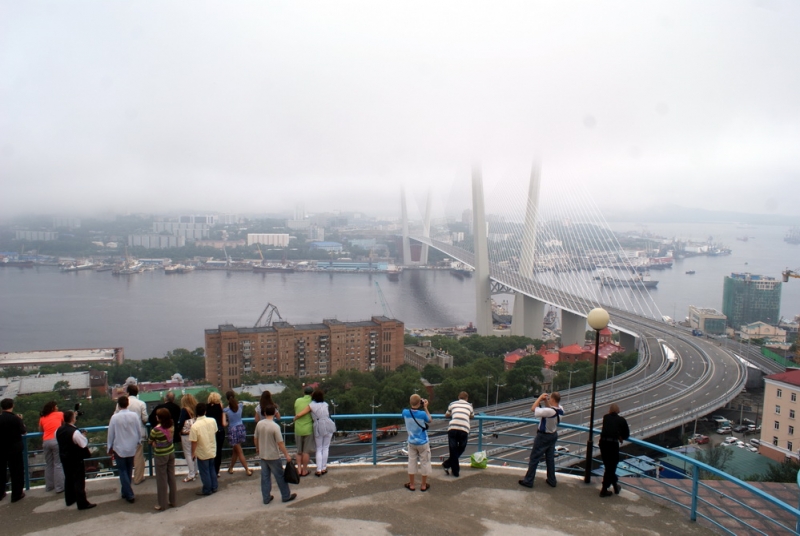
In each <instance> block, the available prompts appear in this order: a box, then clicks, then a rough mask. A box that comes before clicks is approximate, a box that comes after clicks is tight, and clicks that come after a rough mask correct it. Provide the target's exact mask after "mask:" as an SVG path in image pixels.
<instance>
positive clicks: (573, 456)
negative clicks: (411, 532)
mask: <svg viewBox="0 0 800 536" xmlns="http://www.w3.org/2000/svg"><path fill="white" fill-rule="evenodd" d="M433 417H434V419H436V420H440V419H444V416H443V415H434V416H433ZM333 418H334V419H335V420H336V421H337V422H338V423H340V425H339V426H337V428H339V429H340V431H339V432H337V436H336V438H335V439H334V441H333V442H332V443H331V453H330V456H329V461H330V462H331V463H340V464H347V463H359V462H361V463H363V462H366V463H371V464H373V465H377V464H378V463H388V462H391V460H393V459H396V460H397V461H398V462H402V463H405V461H403V460H402V458H403V456H404V455H403V454H402V446H403V445H404V444H405V441H397V439H395V440H392V439H391V438H392V437H393V436H394V434H396V430H392V431H386V432H385V433H383V434H382V433H381V431H380V428H381V427H380V426H379V423H381V424H383V423H391V424H394V425H398V424H402V423H403V421H402V418H401V416H400V415H397V414H374V415H336V416H334V417H333ZM475 420H476V421H477V426H475V427H473V432H472V434H471V435H472V438H471V441H470V443H471V444H472V445H474V446H475V450H477V451H486V452H487V455H488V457H489V460H490V463H492V462H493V463H495V464H502V465H517V466H520V467H525V466H527V461H526V460H525V456H522V454H526V453H527V452H528V451H529V450H530V447H531V444H532V439H533V438H532V436H531V435H529V434H526V433H520V432H515V431H514V430H513V428H521V427H522V428H524V427H530V426H533V425H536V424H538V419H532V418H523V417H505V416H495V415H483V414H479V415H476V416H475ZM291 421H292V417H283V418H282V419H281V424H282V425H283V426H282V427H283V430H284V441H286V443H287V445H289V446H291V444H292V443H293V439H294V433H293V432H292V430H291ZM348 421H361V422H365V421H368V422H369V423H370V426H369V428H366V429H356V430H348V431H344V430H341V423H344V422H348ZM244 422H245V423H246V425H247V426H248V429H250V430H252V428H251V425H252V423H253V419H252V418H250V419H244ZM485 423H491V424H490V425H489V426H487V425H486V424H485ZM287 428H289V430H287ZM560 428H563V429H569V430H575V431H577V432H588V428H586V427H584V426H578V425H572V424H566V423H561V425H560ZM86 430H87V432H88V434H89V438H90V448H93V449H94V450H93V452H97V453H98V454H103V455H97V456H94V457H92V458H89V459H88V460H87V462H89V463H92V462H94V463H93V465H92V467H93V470H92V471H89V473H88V475H87V476H96V475H97V474H100V473H104V472H114V471H115V468H114V467H113V465H112V463H111V461H110V458H109V457H108V456H105V455H104V454H105V443H104V442H103V441H101V438H102V436H103V435H104V434H105V432H106V430H107V427H105V426H98V427H91V428H86ZM428 434H429V437H430V442H431V447H432V448H441V447H446V446H447V437H446V429H445V428H441V429H434V428H431V429H430V430H429V431H428ZM39 436H41V434H39V433H31V434H28V435H27V436H26V441H25V445H24V452H25V487H26V489H30V486H31V484H32V483H37V484H40V485H41V484H42V483H43V480H44V477H43V475H40V473H43V468H44V464H43V463H36V464H31V463H29V462H30V459H31V456H32V455H35V454H36V453H38V452H41V451H30V450H29V448H28V441H29V440H30V439H33V438H36V437H39ZM248 437H252V433H248ZM492 440H498V442H492ZM629 441H630V443H632V444H635V445H637V446H639V447H642V448H644V449H647V450H648V451H650V452H653V453H658V454H663V455H669V456H672V457H673V458H676V459H678V460H680V461H681V462H683V463H684V464H685V466H686V467H687V470H686V479H687V480H688V479H691V486H690V487H686V486H681V485H680V482H681V481H680V480H676V479H669V478H660V477H659V475H658V473H659V471H658V470H656V471H655V473H656V474H655V476H648V475H647V474H646V473H645V472H642V473H641V474H640V475H637V476H639V478H640V479H641V484H638V485H637V483H636V482H637V479H635V478H629V479H627V480H626V485H628V486H629V487H631V488H634V489H637V490H639V491H641V492H643V493H647V494H650V495H652V496H654V497H656V498H658V499H660V500H664V501H667V502H668V503H670V504H672V505H673V506H675V507H678V508H680V509H684V510H686V511H687V514H688V516H689V518H690V519H691V520H692V521H697V519H698V518H700V519H701V520H704V521H705V522H707V523H709V524H711V525H713V526H714V527H715V528H716V529H718V530H721V531H723V532H726V533H728V534H739V533H742V532H748V533H752V534H764V535H773V534H778V533H786V534H800V505H799V506H798V508H795V507H793V506H790V505H789V504H786V503H785V502H783V501H781V500H779V499H778V498H776V497H774V496H772V495H770V494H769V493H766V492H765V491H763V490H761V489H759V488H757V487H755V486H752V485H751V484H748V483H747V482H745V481H742V480H740V479H738V478H736V477H734V476H732V475H729V474H727V473H725V472H724V471H721V470H719V469H716V468H714V467H711V466H709V465H706V464H704V463H701V462H698V461H697V460H695V459H694V458H691V457H689V456H685V455H683V454H681V453H678V452H675V451H672V450H669V449H666V448H663V447H660V446H658V445H654V444H652V443H648V442H646V441H642V440H639V439H633V438H631V439H630V440H629ZM560 444H562V446H563V445H566V446H568V447H570V448H571V449H574V452H570V451H567V452H564V453H563V454H562V455H561V456H559V458H557V459H558V460H560V461H559V464H558V465H559V467H558V470H559V471H561V472H575V473H577V472H578V471H577V470H574V469H571V465H573V464H577V462H578V461H579V458H580V459H582V458H584V455H583V454H581V453H579V451H580V450H582V449H584V448H585V447H584V445H582V444H581V442H580V441H560ZM178 445H179V444H178ZM594 449H595V452H596V451H597V447H596V446H595V447H594ZM244 450H245V451H246V452H250V451H253V450H254V447H245V449H244ZM224 451H225V452H229V449H224ZM145 452H146V458H147V460H148V472H149V474H150V475H152V474H153V461H152V458H153V453H152V449H150V448H149V447H148V448H147V449H146V451H145ZM176 453H178V454H179V456H180V453H179V452H178V449H177V448H176ZM621 455H623V456H625V454H624V453H621ZM223 457H224V456H223ZM593 462H594V463H595V466H596V467H599V466H600V462H599V461H598V460H595V459H594V458H593ZM580 472H581V473H582V470H581V471H580ZM701 476H705V477H706V478H711V479H713V480H711V481H704V480H701ZM648 479H649V480H657V481H658V483H659V486H658V487H659V488H661V489H663V488H666V489H668V490H669V491H670V492H671V493H670V494H669V495H667V494H664V493H659V492H657V491H653V489H650V488H648V486H647V485H646V480H648ZM713 482H724V483H727V485H729V486H732V487H733V489H734V490H735V492H736V493H735V494H734V493H732V492H731V493H726V492H725V491H724V489H723V488H721V487H720V486H715V485H713ZM797 484H798V487H799V488H800V474H798V477H797ZM742 494H744V495H746V496H747V498H746V499H742V498H740V497H741V496H742ZM734 495H736V496H734ZM754 501H755V502H757V503H758V504H760V506H752V505H751V503H753V502H754ZM745 512H746V513H748V514H749V518H753V519H756V520H757V523H753V522H751V521H748V520H747V519H746V517H747V516H743V515H741V514H743V513H745ZM756 525H759V526H761V527H767V528H758V527H757V526H756Z"/></svg>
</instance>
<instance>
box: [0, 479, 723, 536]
mask: <svg viewBox="0 0 800 536" xmlns="http://www.w3.org/2000/svg"><path fill="white" fill-rule="evenodd" d="M522 474H523V473H522V471H521V470H520V469H516V468H503V467H490V468H488V469H485V470H476V469H469V468H465V469H464V470H463V471H462V474H461V477H460V478H453V477H449V476H445V474H444V473H443V471H441V470H440V469H438V468H437V469H435V470H434V474H433V476H432V477H431V478H430V479H429V482H430V484H431V490H430V491H429V492H425V493H423V492H420V491H419V490H417V491H415V492H413V493H412V492H409V491H408V490H406V489H405V488H404V487H403V483H404V482H406V481H407V478H408V477H407V475H406V474H405V464H403V465H397V466H378V467H373V466H360V467H354V466H343V467H337V466H331V467H329V471H328V474H327V475H325V476H323V477H321V478H317V477H314V476H310V477H307V478H303V479H302V483H301V484H300V485H297V486H292V491H293V492H296V493H297V499H296V500H295V501H293V502H291V503H287V504H282V503H281V502H280V500H279V498H280V494H279V492H278V490H277V487H276V486H275V485H274V482H273V492H272V493H273V495H275V498H276V499H278V500H276V501H274V502H273V503H271V504H270V505H267V506H264V505H263V504H262V502H261V491H260V484H259V483H260V478H261V476H260V471H256V472H255V474H254V475H253V476H252V477H247V476H246V475H245V474H244V473H243V472H241V471H238V472H236V473H235V474H234V475H228V474H227V473H225V472H224V471H223V473H222V476H221V477H220V487H219V492H217V493H216V494H214V495H213V496H211V497H198V496H196V495H195V492H196V491H197V490H198V489H199V488H200V484H199V479H198V480H197V481H196V482H192V483H188V484H187V483H183V482H181V481H180V479H179V481H178V490H179V491H178V506H177V507H176V508H172V509H170V510H168V511H166V512H156V511H155V510H154V509H153V507H154V506H155V504H156V497H155V495H156V487H155V486H156V484H155V478H152V477H151V478H148V479H147V480H146V481H145V482H144V483H142V484H141V485H139V486H134V492H135V493H136V503H135V504H128V503H127V502H125V501H123V500H122V499H121V498H120V495H119V481H118V480H117V479H112V478H105V479H93V480H90V481H89V482H88V485H87V489H88V496H89V500H90V501H92V502H94V503H97V504H98V506H97V508H94V509H92V510H87V511H78V510H77V509H75V507H72V508H69V509H67V508H66V506H65V505H64V498H63V495H54V494H53V493H52V492H51V493H45V492H44V490H43V489H35V490H30V491H29V492H27V497H26V498H25V499H23V500H22V501H20V502H18V503H15V504H13V505H12V504H10V503H9V501H8V499H6V500H4V501H3V502H2V503H0V519H2V532H3V533H4V534H9V535H13V536H16V535H22V534H41V535H52V536H64V534H86V535H98V536H100V535H102V536H108V535H109V534H113V535H115V536H118V535H127V534H131V535H132V534H139V535H154V536H160V535H163V536H175V535H177V534H186V535H206V534H239V535H247V536H249V535H254V534H255V535H257V534H278V535H280V536H293V535H298V536H300V535H302V536H309V535H314V536H322V535H339V534H341V535H345V534H347V535H350V534H365V535H369V536H373V535H388V534H409V535H411V534H419V535H427V534H434V535H436V536H447V535H454V536H456V535H458V536H473V535H474V536H479V535H481V536H482V535H498V536H499V535H503V536H516V535H519V536H523V535H525V536H530V535H538V534H542V535H544V534H547V536H557V535H562V534H574V535H591V536H603V535H608V536H611V535H617V534H648V535H670V534H681V535H682V536H692V535H700V534H713V532H712V531H710V530H709V529H708V528H705V527H703V526H700V525H698V524H696V523H692V522H690V521H689V519H688V516H687V515H685V514H683V513H682V512H678V511H676V510H674V509H672V508H667V507H665V506H662V505H659V504H657V503H655V502H653V501H651V500H650V499H648V498H646V497H642V496H639V495H637V494H634V493H631V492H630V491H627V490H625V489H624V488H623V491H622V493H621V494H620V495H619V496H614V497H609V498H604V499H601V498H600V497H599V496H598V492H599V488H598V486H599V482H595V483H593V484H592V485H591V486H587V485H585V484H584V483H583V480H582V479H580V478H576V477H570V476H567V475H559V476H558V479H559V485H558V487H557V488H555V489H554V488H550V487H549V486H547V485H546V484H545V481H544V475H543V474H539V475H538V476H537V478H536V487H535V488H534V489H532V490H531V489H527V488H523V487H520V486H519V485H518V484H517V480H519V479H520V478H521V477H522ZM417 486H419V478H418V479H417Z"/></svg>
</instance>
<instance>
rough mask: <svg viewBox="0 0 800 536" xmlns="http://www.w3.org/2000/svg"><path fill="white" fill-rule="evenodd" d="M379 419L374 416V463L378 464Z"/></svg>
mask: <svg viewBox="0 0 800 536" xmlns="http://www.w3.org/2000/svg"><path fill="white" fill-rule="evenodd" d="M377 422H378V421H377V420H376V419H375V417H372V465H378V428H377V424H376V423H377Z"/></svg>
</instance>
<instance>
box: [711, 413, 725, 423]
mask: <svg viewBox="0 0 800 536" xmlns="http://www.w3.org/2000/svg"><path fill="white" fill-rule="evenodd" d="M711 420H712V421H714V422H716V423H722V422H728V419H726V418H725V417H723V416H722V415H712V416H711Z"/></svg>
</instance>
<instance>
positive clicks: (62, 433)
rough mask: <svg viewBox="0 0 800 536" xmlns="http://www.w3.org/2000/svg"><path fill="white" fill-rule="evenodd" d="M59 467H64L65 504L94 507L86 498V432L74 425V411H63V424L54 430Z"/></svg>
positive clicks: (82, 508)
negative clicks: (59, 460)
mask: <svg viewBox="0 0 800 536" xmlns="http://www.w3.org/2000/svg"><path fill="white" fill-rule="evenodd" d="M56 441H58V453H59V457H60V458H61V467H63V468H64V501H66V503H67V506H72V505H73V504H75V503H78V510H88V509H89V508H94V507H95V506H97V505H96V504H92V503H90V502H89V501H88V500H87V499H86V465H85V464H84V460H85V459H86V458H89V457H90V456H91V453H90V452H89V448H88V445H89V441H88V440H87V439H86V432H81V431H80V430H78V429H77V428H76V427H75V412H74V411H72V410H68V411H65V412H64V424H62V425H61V427H60V428H59V429H58V430H57V431H56Z"/></svg>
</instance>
